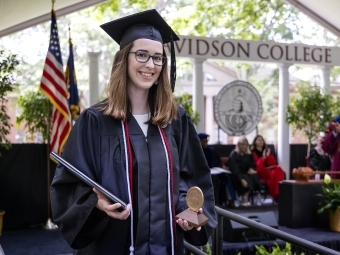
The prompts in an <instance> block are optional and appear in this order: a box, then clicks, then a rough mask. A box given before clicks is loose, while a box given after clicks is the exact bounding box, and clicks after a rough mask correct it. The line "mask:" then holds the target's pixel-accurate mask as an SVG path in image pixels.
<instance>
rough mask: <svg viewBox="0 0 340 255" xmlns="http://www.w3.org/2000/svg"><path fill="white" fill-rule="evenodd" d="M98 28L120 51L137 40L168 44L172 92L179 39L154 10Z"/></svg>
mask: <svg viewBox="0 0 340 255" xmlns="http://www.w3.org/2000/svg"><path fill="white" fill-rule="evenodd" d="M100 27H101V28H102V29H103V30H104V31H105V32H106V33H107V34H108V35H109V36H110V37H111V38H112V39H113V40H115V41H116V42H117V43H118V44H119V45H120V49H122V48H124V47H125V46H126V45H127V44H129V43H131V42H133V41H135V40H137V39H150V40H153V41H158V42H161V43H162V44H165V43H169V42H170V43H171V67H170V82H171V88H172V90H174V88H175V81H176V59H175V48H174V41H177V40H179V38H178V36H177V35H176V34H175V32H174V31H173V30H172V29H171V27H170V26H169V25H168V23H166V21H165V20H164V19H163V18H162V16H161V15H160V14H159V13H158V12H157V11H156V10H155V9H152V10H147V11H144V12H140V13H136V14H133V15H130V16H126V17H123V18H120V19H116V20H113V21H110V22H108V23H105V24H103V25H101V26H100Z"/></svg>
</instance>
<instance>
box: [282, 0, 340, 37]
mask: <svg viewBox="0 0 340 255" xmlns="http://www.w3.org/2000/svg"><path fill="white" fill-rule="evenodd" d="M285 1H286V2H287V3H289V4H291V5H292V6H294V7H296V8H297V9H298V10H299V11H301V12H303V13H304V14H306V15H307V16H308V17H310V18H311V19H313V20H314V21H316V22H317V23H319V24H320V25H321V26H323V27H325V28H326V29H328V30H329V31H330V32H332V33H334V34H335V35H336V36H340V19H339V10H340V1H339V0H285Z"/></svg>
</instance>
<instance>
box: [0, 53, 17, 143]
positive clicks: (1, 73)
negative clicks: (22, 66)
mask: <svg viewBox="0 0 340 255" xmlns="http://www.w3.org/2000/svg"><path fill="white" fill-rule="evenodd" d="M18 64H19V61H18V60H17V56H16V55H15V54H10V53H5V51H4V50H0V146H2V147H4V148H6V149H9V148H10V146H11V144H10V142H9V140H8V139H7V138H6V136H7V135H8V134H9V133H10V129H11V126H12V125H11V123H10V117H9V116H8V115H7V113H6V112H7V108H6V103H7V102H8V100H7V99H6V95H7V93H8V92H11V91H13V90H14V88H15V87H16V83H15V81H14V74H13V72H14V71H15V69H16V66H17V65H18Z"/></svg>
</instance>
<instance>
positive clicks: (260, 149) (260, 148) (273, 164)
mask: <svg viewBox="0 0 340 255" xmlns="http://www.w3.org/2000/svg"><path fill="white" fill-rule="evenodd" d="M251 148H252V153H253V157H254V160H255V162H256V170H257V174H258V176H259V177H260V179H263V180H265V181H266V184H267V185H268V189H269V194H270V195H271V197H272V198H273V199H274V201H275V202H276V203H278V199H279V183H280V182H281V181H282V180H283V179H284V176H285V175H284V172H283V170H282V168H281V167H280V166H279V165H278V164H277V161H276V159H275V157H274V155H273V154H272V153H271V151H270V148H268V147H267V144H266V142H265V141H264V139H263V137H262V136H261V135H257V136H256V137H255V138H254V141H253V143H252V147H251Z"/></svg>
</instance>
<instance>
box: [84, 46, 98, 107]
mask: <svg viewBox="0 0 340 255" xmlns="http://www.w3.org/2000/svg"><path fill="white" fill-rule="evenodd" d="M87 54H88V57H89V102H90V106H91V105H94V104H96V103H98V102H99V56H100V54H101V52H88V53H87Z"/></svg>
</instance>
